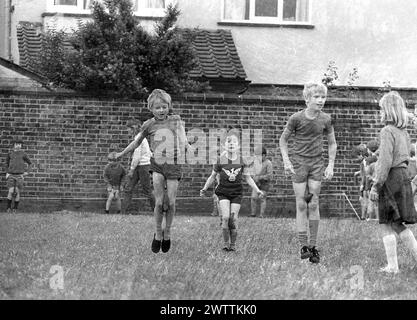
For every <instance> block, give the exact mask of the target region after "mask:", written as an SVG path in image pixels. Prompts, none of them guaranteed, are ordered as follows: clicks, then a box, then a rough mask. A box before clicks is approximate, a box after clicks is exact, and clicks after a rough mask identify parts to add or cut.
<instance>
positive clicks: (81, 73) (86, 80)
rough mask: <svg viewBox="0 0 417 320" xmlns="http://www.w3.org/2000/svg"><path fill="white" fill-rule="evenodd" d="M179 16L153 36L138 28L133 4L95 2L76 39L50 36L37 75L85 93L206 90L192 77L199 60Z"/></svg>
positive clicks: (170, 12)
mask: <svg viewBox="0 0 417 320" xmlns="http://www.w3.org/2000/svg"><path fill="white" fill-rule="evenodd" d="M179 15H180V11H179V10H178V8H177V7H176V6H169V7H168V8H167V13H166V15H165V17H164V18H163V19H162V20H161V21H160V22H158V23H156V25H155V31H156V32H155V34H150V33H148V32H146V31H145V30H144V29H143V28H142V27H141V26H140V25H139V24H138V21H137V19H136V17H135V16H134V15H133V12H132V4H131V1H130V0H105V1H104V2H103V4H101V3H99V2H96V1H94V2H93V4H92V21H91V22H87V23H80V24H79V28H78V29H77V30H76V31H74V32H73V33H72V34H71V35H65V34H64V33H63V32H58V31H53V30H52V31H48V32H47V33H46V34H45V37H44V38H45V40H44V41H43V45H42V50H41V54H40V56H39V63H38V64H37V71H38V72H39V73H41V74H43V75H45V76H46V77H47V78H48V79H50V81H51V82H52V83H53V84H55V85H56V86H60V87H65V88H69V89H75V90H79V91H93V92H97V93H101V92H113V93H116V94H120V95H123V96H133V95H138V94H139V95H140V94H145V93H147V92H149V91H151V90H153V89H154V88H161V89H165V90H167V91H168V92H171V93H180V92H183V91H185V90H187V91H190V90H189V89H190V88H191V89H192V90H193V91H201V90H204V89H205V88H207V84H205V83H198V82H196V81H193V80H191V79H190V78H189V76H188V74H189V72H190V71H191V70H192V69H193V68H194V66H195V56H194V51H193V49H192V43H191V41H192V39H185V38H183V37H182V35H181V31H180V30H178V28H177V27H176V26H175V23H176V21H177V19H178V16H179Z"/></svg>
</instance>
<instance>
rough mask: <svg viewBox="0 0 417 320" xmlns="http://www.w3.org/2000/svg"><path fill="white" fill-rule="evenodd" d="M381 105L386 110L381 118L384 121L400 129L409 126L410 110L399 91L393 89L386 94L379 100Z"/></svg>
mask: <svg viewBox="0 0 417 320" xmlns="http://www.w3.org/2000/svg"><path fill="white" fill-rule="evenodd" d="M379 106H380V107H381V109H382V111H383V112H384V113H383V115H382V118H381V121H382V122H384V123H385V124H392V125H394V126H396V127H397V128H400V129H404V128H406V127H407V123H408V112H407V109H406V107H405V102H404V100H403V98H401V96H400V94H399V93H398V92H396V91H391V92H388V93H386V94H384V96H383V97H382V98H381V100H380V101H379Z"/></svg>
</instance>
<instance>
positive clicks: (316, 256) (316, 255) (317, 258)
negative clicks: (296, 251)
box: [310, 247, 320, 263]
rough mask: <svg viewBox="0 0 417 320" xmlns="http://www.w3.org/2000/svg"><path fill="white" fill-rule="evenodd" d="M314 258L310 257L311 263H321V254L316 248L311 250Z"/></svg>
mask: <svg viewBox="0 0 417 320" xmlns="http://www.w3.org/2000/svg"><path fill="white" fill-rule="evenodd" d="M310 251H311V254H312V256H311V257H310V262H311V263H319V262H320V254H319V251H318V250H317V249H316V247H312V248H311V249H310Z"/></svg>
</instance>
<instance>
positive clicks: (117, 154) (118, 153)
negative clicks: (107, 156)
mask: <svg viewBox="0 0 417 320" xmlns="http://www.w3.org/2000/svg"><path fill="white" fill-rule="evenodd" d="M121 156H122V153H121V152H116V154H115V155H114V158H115V159H119V158H120V157H121Z"/></svg>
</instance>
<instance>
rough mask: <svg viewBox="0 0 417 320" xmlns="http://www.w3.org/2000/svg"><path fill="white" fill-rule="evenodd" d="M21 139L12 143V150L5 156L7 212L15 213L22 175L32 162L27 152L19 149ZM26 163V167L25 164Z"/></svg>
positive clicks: (21, 184) (26, 172)
mask: <svg viewBox="0 0 417 320" xmlns="http://www.w3.org/2000/svg"><path fill="white" fill-rule="evenodd" d="M22 144H23V142H22V140H16V141H14V143H13V150H11V151H10V152H9V153H8V154H7V158H6V167H7V170H6V180H7V189H8V190H9V193H8V195H7V212H8V213H11V212H12V210H13V213H16V210H17V207H18V205H19V201H20V194H21V192H22V189H23V177H24V176H25V175H27V174H28V171H29V169H30V166H31V165H32V162H31V161H30V159H29V157H28V156H27V154H26V153H25V152H24V151H23V150H21V149H22ZM25 163H26V164H27V168H26V165H25ZM13 197H14V207H13V209H12V199H13Z"/></svg>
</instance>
